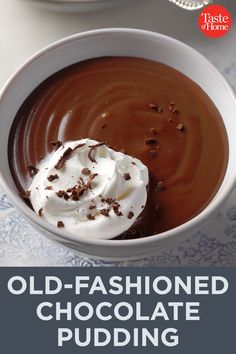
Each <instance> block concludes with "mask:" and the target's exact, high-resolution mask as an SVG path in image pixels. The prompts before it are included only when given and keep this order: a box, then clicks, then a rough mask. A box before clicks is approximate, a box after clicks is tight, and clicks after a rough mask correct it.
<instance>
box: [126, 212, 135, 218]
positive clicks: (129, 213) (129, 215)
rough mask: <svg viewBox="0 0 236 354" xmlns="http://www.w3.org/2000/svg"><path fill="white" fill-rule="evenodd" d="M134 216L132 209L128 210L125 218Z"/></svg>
mask: <svg viewBox="0 0 236 354" xmlns="http://www.w3.org/2000/svg"><path fill="white" fill-rule="evenodd" d="M133 216H134V213H133V212H132V211H129V212H128V215H127V218H128V219H132V217H133Z"/></svg>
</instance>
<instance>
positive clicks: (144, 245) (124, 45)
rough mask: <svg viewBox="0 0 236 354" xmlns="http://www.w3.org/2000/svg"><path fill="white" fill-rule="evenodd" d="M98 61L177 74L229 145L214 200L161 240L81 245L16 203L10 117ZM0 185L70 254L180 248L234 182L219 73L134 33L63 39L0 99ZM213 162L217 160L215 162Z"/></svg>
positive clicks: (233, 145) (230, 128)
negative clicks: (191, 86) (134, 63)
mask: <svg viewBox="0 0 236 354" xmlns="http://www.w3.org/2000/svg"><path fill="white" fill-rule="evenodd" d="M101 56H134V57H141V58H146V59H151V60H156V61H159V62H162V63H165V64H167V65H170V66H172V67H173V68H175V69H177V70H179V71H181V72H182V73H184V74H185V75H187V76H188V77H190V78H191V79H192V80H193V81H195V82H196V83H197V84H198V85H200V86H201V87H202V88H203V90H204V91H205V92H206V93H207V94H208V96H209V97H210V98H211V99H212V101H213V102H214V103H215V105H216V107H217V108H218V110H219V111H220V113H221V115H222V117H223V121H224V124H225V127H226V131H227V135H228V140H229V162H228V166H227V170H226V174H225V177H224V180H223V182H222V185H221V187H220V188H219V190H218V192H217V194H216V195H215V197H214V199H213V200H212V201H211V202H210V204H209V205H208V206H207V207H206V208H205V209H204V210H203V211H202V212H201V213H200V214H199V215H197V216H196V217H194V218H193V219H191V220H189V221H188V222H186V223H184V224H183V225H181V226H178V227H176V228H174V229H172V230H169V231H166V232H163V233H161V234H159V235H155V236H151V237H147V238H141V239H135V240H119V241H114V240H89V239H88V240H85V239H84V238H81V237H80V236H75V235H72V234H69V233H68V232H66V231H64V230H61V229H58V228H56V227H54V226H52V225H49V224H48V223H46V222H44V221H43V220H42V218H39V217H38V216H37V215H36V214H35V213H34V212H33V210H31V209H30V208H29V207H28V206H27V205H26V204H25V203H24V201H23V200H22V199H21V198H20V197H19V195H18V191H17V188H16V186H15V183H14V180H13V178H12V175H11V172H10V169H9V163H8V154H7V145H8V136H9V132H10V129H11V125H12V122H13V120H14V117H15V115H16V113H17V111H18V109H19V108H20V106H21V104H22V103H23V101H24V100H25V99H26V98H27V96H28V95H29V94H30V93H31V92H32V91H33V90H34V89H35V88H36V87H37V86H38V85H39V84H40V83H41V82H42V81H43V80H45V79H46V78H47V77H49V76H50V75H52V74H53V73H55V72H57V71H58V70H61V69H62V68H64V67H66V66H68V65H71V64H73V63H76V62H79V61H81V60H85V59H89V58H94V57H101ZM0 117H1V119H0V141H1V154H0V180H1V183H2V185H3V188H4V189H5V191H6V193H7V194H8V196H9V198H10V199H11V200H12V202H13V203H14V204H15V206H16V208H17V209H18V210H19V211H20V212H21V213H22V214H23V216H24V217H25V218H26V219H27V220H28V221H29V222H30V223H31V224H32V225H33V226H34V227H35V228H36V229H37V230H39V231H40V232H41V233H42V234H44V235H45V236H48V237H49V238H50V239H52V240H55V241H58V242H60V243H61V244H63V245H66V246H69V247H70V248H73V249H74V250H76V251H78V252H80V253H83V254H86V255H89V256H97V257H100V258H112V259H131V258H141V257H145V256H148V255H151V254H153V253H155V251H157V250H159V249H160V248H163V247H165V246H167V245H168V246H169V245H171V244H174V243H176V242H179V241H180V240H181V239H182V238H183V237H185V238H186V237H188V235H190V234H191V233H192V232H194V231H196V230H197V229H198V228H199V227H200V226H201V225H202V224H203V222H205V221H207V220H209V218H210V217H211V216H212V215H213V214H214V213H216V212H217V211H218V210H219V207H220V206H221V204H222V203H223V202H224V201H225V199H226V197H227V196H228V195H229V193H230V192H231V190H232V188H233V187H234V186H235V182H236V139H235V136H236V119H235V117H236V99H235V96H234V93H233V91H232V89H231V87H230V86H229V84H228V83H227V81H226V80H225V79H224V78H223V76H222V75H221V74H220V73H219V72H218V70H217V69H216V68H215V67H214V66H213V65H212V64H211V63H210V62H209V61H208V60H207V59H206V58H204V57H203V56H202V55H201V54H199V53H198V52H197V51H195V50H194V49H192V48H190V47H189V46H187V45H185V44H183V43H181V42H179V41H177V40H175V39H172V38H169V37H166V36H163V35H161V34H157V33H152V32H147V31H143V30H137V29H104V30H94V31H89V32H84V33H80V34H76V35H74V36H71V37H68V38H65V39H62V40H60V41H58V42H56V43H54V44H52V45H51V46H49V47H47V48H45V49H43V50H42V51H40V52H39V53H37V54H35V55H34V56H33V57H31V58H30V59H29V60H28V61H27V62H26V63H25V64H24V65H23V66H21V67H20V68H19V69H18V70H17V72H16V73H14V74H13V76H12V77H11V78H10V79H9V81H8V82H7V83H6V85H5V87H4V88H3V90H2V92H1V94H0ZM216 158H217V157H216Z"/></svg>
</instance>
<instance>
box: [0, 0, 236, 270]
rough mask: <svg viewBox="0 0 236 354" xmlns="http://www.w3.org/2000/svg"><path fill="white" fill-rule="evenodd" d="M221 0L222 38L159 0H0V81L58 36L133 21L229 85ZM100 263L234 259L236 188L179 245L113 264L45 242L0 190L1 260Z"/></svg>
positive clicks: (232, 70) (234, 9) (234, 59)
mask: <svg viewBox="0 0 236 354" xmlns="http://www.w3.org/2000/svg"><path fill="white" fill-rule="evenodd" d="M224 5H225V6H226V7H227V8H228V9H229V10H230V11H231V13H232V16H233V21H234V25H233V28H232V30H231V32H230V33H229V34H228V35H227V36H225V37H222V38H219V39H210V38H207V37H204V36H203V35H202V34H201V33H200V30H199V29H198V24H197V15H198V12H188V11H185V10H182V9H179V8H177V7H176V6H175V5H173V4H171V3H169V2H168V1H166V0H145V1H142V0H136V2H134V3H130V4H127V5H126V6H123V7H120V8H116V9H113V10H107V11H103V12H98V13H90V14H83V15H82V14H63V13H55V12H47V11H43V10H40V9H38V8H34V7H32V6H30V5H29V4H28V3H25V2H24V1H22V0H7V1H6V0H0V87H1V86H2V85H3V84H4V82H5V80H6V79H7V78H8V77H9V75H10V74H11V73H12V72H13V71H14V70H15V69H16V68H17V66H18V65H19V64H21V63H22V62H23V61H24V60H25V59H27V58H28V57H29V56H30V55H31V54H33V53H34V52H35V51H37V50H39V49H40V48H42V47H43V46H45V45H47V44H49V43H51V42H53V41H55V40H57V39H60V38H61V37H64V36H67V35H70V34H73V33H76V32H80V31H83V30H88V29H95V28H102V27H137V28H142V29H148V30H152V31H156V32H161V33H164V34H167V35H170V36H172V37H175V38H177V39H180V40H182V41H184V42H185V43H188V44H190V45H191V46H193V47H195V48H196V49H198V50H199V51H200V52H202V53H203V54H204V55H205V56H207V57H208V58H209V59H210V60H211V61H212V62H213V63H214V64H215V65H216V66H217V67H218V68H219V70H220V71H221V72H222V73H223V74H224V76H225V77H226V78H227V79H228V80H229V81H230V82H231V84H232V85H233V87H234V88H235V90H236V45H235V43H236V39H235V38H236V6H235V1H234V0H225V1H224ZM206 74H207V73H206ZM235 173H236V171H235ZM100 264H103V265H107V266H110V265H117V266H122V265H173V266H177V265H223V266H224V265H236V190H235V191H234V192H233V193H232V195H231V196H230V198H229V199H228V201H227V203H226V204H225V206H224V207H223V208H222V210H221V211H219V213H218V215H217V216H216V217H215V218H214V219H212V220H211V221H210V222H209V224H208V225H206V226H205V227H204V228H203V229H201V230H197V231H196V232H195V234H194V235H189V237H188V239H186V240H185V241H184V242H182V243H181V244H178V245H177V246H176V247H174V248H171V249H166V250H165V251H162V252H161V253H160V254H157V255H156V256H155V257H152V258H148V259H143V260H137V261H129V262H116V263H114V262H111V261H102V260H101V261H99V260H92V259H88V258H83V257H80V256H78V255H76V254H75V253H74V252H72V251H69V250H66V249H64V248H62V247H61V246H59V245H55V244H54V243H52V242H50V241H48V240H47V239H46V238H45V237H44V236H42V235H40V234H39V233H37V232H36V231H35V230H34V229H32V227H31V226H29V225H28V223H27V222H25V221H24V220H23V219H22V217H21V216H20V215H19V214H18V212H17V211H16V210H15V209H14V207H13V206H12V205H11V204H10V203H9V201H8V199H7V197H6V195H5V194H4V192H1V193H0V266H3V265H22V266H23V265H32V266H35V265H40V266H41V265H44V266H48V265H61V266H90V265H100Z"/></svg>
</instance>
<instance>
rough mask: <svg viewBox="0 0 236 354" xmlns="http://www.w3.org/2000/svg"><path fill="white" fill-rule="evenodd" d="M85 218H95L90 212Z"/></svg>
mask: <svg viewBox="0 0 236 354" xmlns="http://www.w3.org/2000/svg"><path fill="white" fill-rule="evenodd" d="M87 218H88V219H89V220H95V216H93V215H92V214H88V215H87Z"/></svg>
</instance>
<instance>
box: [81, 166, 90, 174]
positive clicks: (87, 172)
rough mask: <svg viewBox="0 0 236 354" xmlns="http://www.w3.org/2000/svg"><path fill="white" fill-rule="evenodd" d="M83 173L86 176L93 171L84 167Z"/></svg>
mask: <svg viewBox="0 0 236 354" xmlns="http://www.w3.org/2000/svg"><path fill="white" fill-rule="evenodd" d="M81 172H82V173H83V175H85V176H89V175H90V174H91V171H90V169H89V168H86V167H85V168H83V170H82V171H81Z"/></svg>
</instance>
